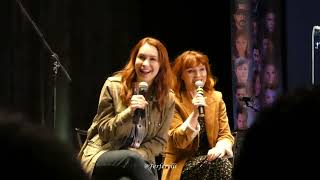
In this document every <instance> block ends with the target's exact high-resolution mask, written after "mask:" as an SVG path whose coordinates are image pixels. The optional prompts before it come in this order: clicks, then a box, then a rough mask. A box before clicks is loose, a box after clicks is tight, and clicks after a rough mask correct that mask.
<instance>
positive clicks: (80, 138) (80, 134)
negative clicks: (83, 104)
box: [74, 128, 88, 149]
mask: <svg viewBox="0 0 320 180" xmlns="http://www.w3.org/2000/svg"><path fill="white" fill-rule="evenodd" d="M74 130H75V132H76V136H77V142H78V145H79V149H81V147H82V145H83V143H84V141H85V140H86V137H87V134H88V132H87V131H86V130H83V129H79V128H75V129H74Z"/></svg>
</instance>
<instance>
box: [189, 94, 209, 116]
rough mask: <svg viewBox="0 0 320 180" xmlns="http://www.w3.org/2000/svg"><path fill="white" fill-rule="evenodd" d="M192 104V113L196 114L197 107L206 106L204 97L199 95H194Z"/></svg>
mask: <svg viewBox="0 0 320 180" xmlns="http://www.w3.org/2000/svg"><path fill="white" fill-rule="evenodd" d="M192 104H193V109H194V112H197V113H199V112H198V107H199V106H207V103H206V97H204V96H202V95H200V94H196V95H195V96H194V97H193V98H192Z"/></svg>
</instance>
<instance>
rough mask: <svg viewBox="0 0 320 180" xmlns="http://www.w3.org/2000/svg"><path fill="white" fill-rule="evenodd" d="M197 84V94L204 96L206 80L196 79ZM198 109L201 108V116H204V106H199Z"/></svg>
mask: <svg viewBox="0 0 320 180" xmlns="http://www.w3.org/2000/svg"><path fill="white" fill-rule="evenodd" d="M195 85H196V87H197V94H199V95H201V96H203V86H204V82H202V81H200V80H199V81H196V82H195ZM198 110H199V116H200V117H204V107H203V106H199V107H198Z"/></svg>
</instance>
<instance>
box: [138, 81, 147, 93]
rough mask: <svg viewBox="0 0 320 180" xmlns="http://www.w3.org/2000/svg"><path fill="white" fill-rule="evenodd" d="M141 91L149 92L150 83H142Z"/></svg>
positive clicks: (140, 84)
mask: <svg viewBox="0 0 320 180" xmlns="http://www.w3.org/2000/svg"><path fill="white" fill-rule="evenodd" d="M139 89H142V90H144V91H147V90H148V83H146V82H143V81H142V82H140V83H139Z"/></svg>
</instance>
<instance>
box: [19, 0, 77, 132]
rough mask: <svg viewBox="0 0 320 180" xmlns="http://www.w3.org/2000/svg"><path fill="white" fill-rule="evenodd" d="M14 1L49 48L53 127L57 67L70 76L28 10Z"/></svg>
mask: <svg viewBox="0 0 320 180" xmlns="http://www.w3.org/2000/svg"><path fill="white" fill-rule="evenodd" d="M16 2H17V3H18V5H19V6H20V9H21V11H22V13H23V14H24V15H25V16H26V17H27V19H28V20H29V21H30V23H31V24H32V26H33V28H34V29H35V31H36V32H37V34H38V35H39V37H40V38H41V40H42V43H43V44H44V45H45V47H46V48H47V49H48V50H49V52H50V54H51V59H52V65H53V67H52V72H53V109H52V110H53V120H52V121H53V128H55V126H56V110H57V98H56V96H57V82H56V81H57V74H58V70H59V68H60V67H61V69H62V72H63V73H64V74H65V76H66V77H67V79H68V80H69V81H70V82H71V77H70V76H69V74H68V72H67V70H66V69H65V68H64V67H63V65H62V64H61V63H60V60H59V56H58V55H57V53H55V52H53V51H52V49H51V47H50V46H49V44H48V43H47V41H46V40H45V38H44V36H43V34H42V33H41V31H40V30H39V28H38V26H37V25H36V23H35V22H34V21H33V20H32V18H31V17H30V15H29V14H28V12H27V11H26V10H25V8H24V7H23V5H22V4H21V2H20V1H19V0H16Z"/></svg>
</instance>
